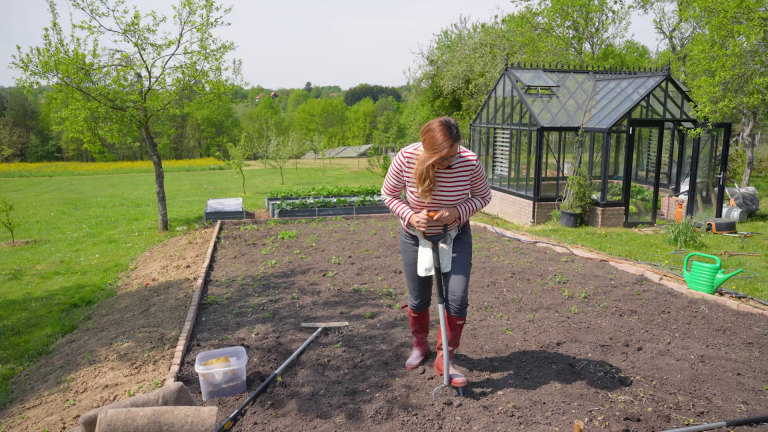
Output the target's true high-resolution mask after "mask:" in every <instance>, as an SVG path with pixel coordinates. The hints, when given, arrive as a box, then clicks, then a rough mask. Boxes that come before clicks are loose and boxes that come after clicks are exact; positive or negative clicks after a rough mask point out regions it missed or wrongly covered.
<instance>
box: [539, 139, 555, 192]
mask: <svg viewBox="0 0 768 432" xmlns="http://www.w3.org/2000/svg"><path fill="white" fill-rule="evenodd" d="M542 144H543V145H544V148H543V152H542V158H543V159H542V161H541V187H540V189H539V191H540V194H539V196H541V197H549V198H554V197H556V196H557V179H558V175H559V173H560V169H559V167H560V132H557V131H545V132H544V140H543V141H542Z"/></svg>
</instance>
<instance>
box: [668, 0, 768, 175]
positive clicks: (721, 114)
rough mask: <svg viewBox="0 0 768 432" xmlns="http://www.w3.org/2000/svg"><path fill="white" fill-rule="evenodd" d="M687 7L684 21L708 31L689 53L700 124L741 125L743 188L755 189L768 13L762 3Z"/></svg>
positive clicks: (694, 1) (766, 85)
mask: <svg viewBox="0 0 768 432" xmlns="http://www.w3.org/2000/svg"><path fill="white" fill-rule="evenodd" d="M682 7H683V14H684V15H683V16H684V18H686V19H690V20H695V21H696V22H698V23H699V25H701V27H702V31H700V32H697V33H696V34H695V35H694V36H693V37H692V40H691V44H690V46H689V49H688V50H689V54H688V65H689V67H690V73H691V75H690V78H689V81H688V85H689V86H690V87H691V90H692V91H693V95H694V100H695V101H696V102H697V104H698V105H697V106H696V112H697V114H698V115H699V119H700V120H709V121H715V122H717V121H730V120H732V119H740V120H741V127H742V132H743V133H742V136H743V139H742V145H743V147H744V151H745V154H746V161H745V166H744V174H743V175H742V178H741V186H742V187H745V186H749V183H750V177H751V175H752V167H753V165H754V153H755V139H754V137H753V136H752V131H753V129H754V127H755V124H756V123H757V121H758V120H761V119H763V118H765V116H766V115H768V73H767V72H768V26H766V23H768V8H767V7H766V4H765V2H764V1H761V0H733V1H729V2H724V1H720V0H686V1H685V2H684V3H683V4H682Z"/></svg>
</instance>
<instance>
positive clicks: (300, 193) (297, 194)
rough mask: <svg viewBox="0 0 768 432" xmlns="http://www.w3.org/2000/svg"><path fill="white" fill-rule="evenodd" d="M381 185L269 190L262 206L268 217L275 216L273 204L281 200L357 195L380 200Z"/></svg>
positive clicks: (293, 200)
mask: <svg viewBox="0 0 768 432" xmlns="http://www.w3.org/2000/svg"><path fill="white" fill-rule="evenodd" d="M380 193H381V186H379V185H365V186H321V187H317V188H297V189H278V190H274V191H272V192H269V193H268V194H267V195H266V196H265V197H264V208H266V209H267V211H268V212H269V215H270V217H276V216H275V212H274V209H273V206H274V205H275V204H277V203H279V202H281V201H283V202H289V203H290V202H296V201H300V200H312V199H332V198H343V199H352V198H357V197H359V196H374V198H376V199H378V200H381V195H380Z"/></svg>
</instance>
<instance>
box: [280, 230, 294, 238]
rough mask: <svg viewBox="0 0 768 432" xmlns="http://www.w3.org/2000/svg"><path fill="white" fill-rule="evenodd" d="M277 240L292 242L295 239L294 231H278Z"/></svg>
mask: <svg viewBox="0 0 768 432" xmlns="http://www.w3.org/2000/svg"><path fill="white" fill-rule="evenodd" d="M277 238H278V239H280V240H293V239H295V238H296V231H280V234H278V235H277Z"/></svg>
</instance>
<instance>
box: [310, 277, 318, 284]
mask: <svg viewBox="0 0 768 432" xmlns="http://www.w3.org/2000/svg"><path fill="white" fill-rule="evenodd" d="M309 284H310V285H316V284H317V276H312V280H311V281H309Z"/></svg>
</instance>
